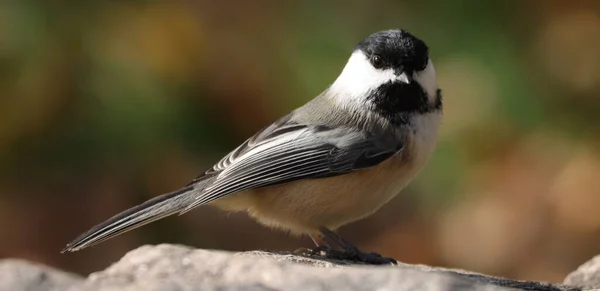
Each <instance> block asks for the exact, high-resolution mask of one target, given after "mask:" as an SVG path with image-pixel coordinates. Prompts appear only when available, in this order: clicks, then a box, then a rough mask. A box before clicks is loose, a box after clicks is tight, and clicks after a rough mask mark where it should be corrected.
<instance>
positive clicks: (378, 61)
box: [371, 55, 383, 69]
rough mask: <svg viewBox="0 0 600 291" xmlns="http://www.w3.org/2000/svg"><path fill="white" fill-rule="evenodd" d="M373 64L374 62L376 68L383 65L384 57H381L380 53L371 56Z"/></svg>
mask: <svg viewBox="0 0 600 291" xmlns="http://www.w3.org/2000/svg"><path fill="white" fill-rule="evenodd" d="M371 64H373V67H375V68H376V69H379V68H381V67H383V59H381V57H380V56H378V55H374V56H373V57H372V58H371Z"/></svg>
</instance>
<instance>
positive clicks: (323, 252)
mask: <svg viewBox="0 0 600 291" xmlns="http://www.w3.org/2000/svg"><path fill="white" fill-rule="evenodd" d="M308 255H309V256H311V257H313V256H322V257H324V258H327V259H332V260H342V261H352V262H362V263H366V264H370V265H390V264H391V265H397V264H398V262H397V261H396V260H395V259H392V258H387V257H383V256H381V255H380V254H377V253H365V252H362V251H361V250H359V249H358V248H356V247H352V248H348V249H345V250H342V251H340V250H336V249H332V248H330V247H329V246H319V247H316V248H314V249H312V250H311V252H310V253H308Z"/></svg>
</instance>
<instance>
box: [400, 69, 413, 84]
mask: <svg viewBox="0 0 600 291" xmlns="http://www.w3.org/2000/svg"><path fill="white" fill-rule="evenodd" d="M397 76H398V77H397V79H398V81H400V82H402V83H405V84H410V83H411V82H412V77H410V76H409V75H407V74H406V72H402V73H400V74H399V75H397Z"/></svg>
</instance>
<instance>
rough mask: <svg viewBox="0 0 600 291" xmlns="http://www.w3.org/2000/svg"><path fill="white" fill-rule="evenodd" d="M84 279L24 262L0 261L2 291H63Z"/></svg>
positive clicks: (0, 285) (0, 287) (0, 289)
mask: <svg viewBox="0 0 600 291" xmlns="http://www.w3.org/2000/svg"><path fill="white" fill-rule="evenodd" d="M83 280H84V279H83V278H81V277H79V276H77V275H74V274H69V273H65V272H62V271H59V270H56V269H53V268H50V267H46V266H42V265H39V264H33V263H29V262H26V261H23V260H14V259H8V260H0V291H21V290H27V291H29V290H31V291H62V290H66V289H67V288H69V287H71V286H77V285H80V284H82V283H83Z"/></svg>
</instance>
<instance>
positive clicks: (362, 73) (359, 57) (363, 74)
mask: <svg viewBox="0 0 600 291" xmlns="http://www.w3.org/2000/svg"><path fill="white" fill-rule="evenodd" d="M394 79H396V75H394V70H393V69H387V70H377V69H375V68H374V67H373V65H371V62H370V61H369V59H368V58H367V56H365V54H364V53H363V52H362V51H360V50H357V51H355V52H354V53H353V54H352V55H351V56H350V59H348V62H347V63H346V66H345V67H344V69H343V70H342V73H340V75H339V76H338V78H337V79H336V80H335V82H333V84H332V85H331V87H329V91H330V93H332V95H333V96H335V98H336V99H337V101H339V102H340V103H341V104H346V103H347V102H348V101H360V102H361V103H362V102H364V101H365V100H364V98H366V97H367V96H368V94H367V93H368V92H369V91H370V90H373V89H376V88H377V87H379V86H380V85H382V84H385V83H387V82H389V81H391V80H394Z"/></svg>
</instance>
